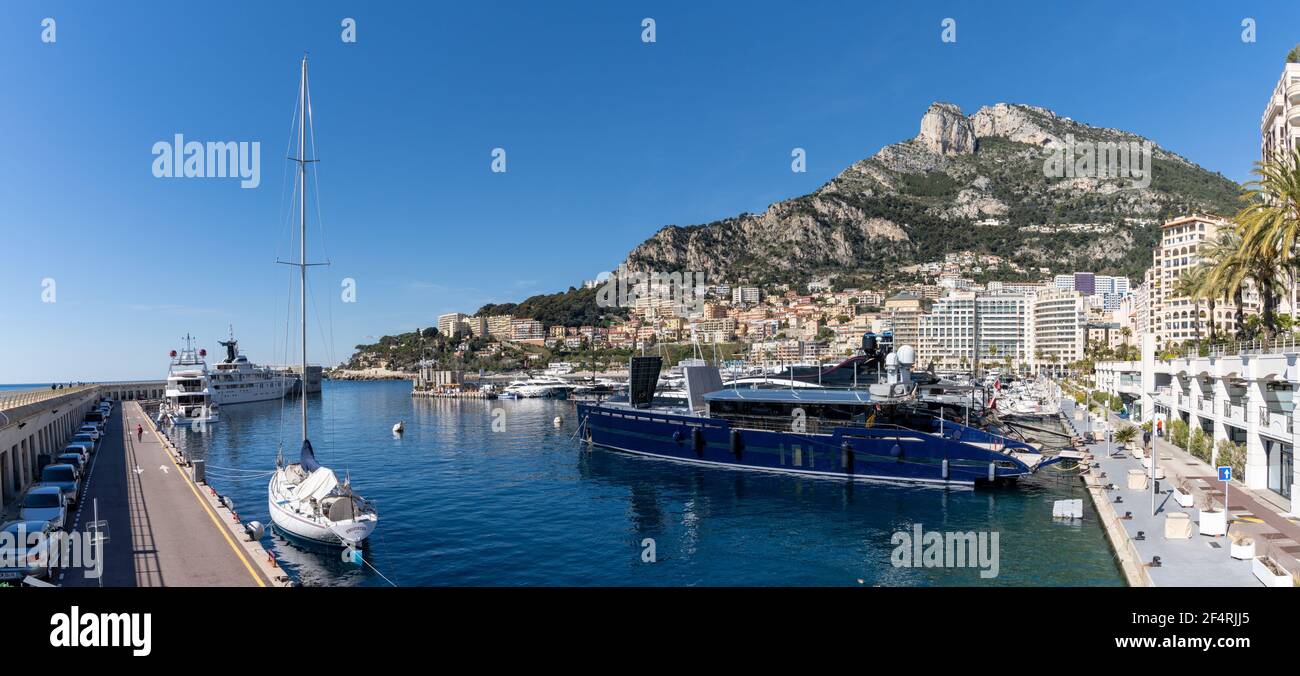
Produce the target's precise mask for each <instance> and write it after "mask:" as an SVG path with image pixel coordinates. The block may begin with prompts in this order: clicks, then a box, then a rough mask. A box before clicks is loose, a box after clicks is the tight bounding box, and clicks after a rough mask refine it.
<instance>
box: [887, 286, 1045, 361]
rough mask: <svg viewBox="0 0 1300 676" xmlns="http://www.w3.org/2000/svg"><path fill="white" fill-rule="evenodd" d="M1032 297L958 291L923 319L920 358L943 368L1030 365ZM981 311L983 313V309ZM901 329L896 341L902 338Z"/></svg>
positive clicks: (945, 298) (943, 300) (918, 345)
mask: <svg viewBox="0 0 1300 676" xmlns="http://www.w3.org/2000/svg"><path fill="white" fill-rule="evenodd" d="M1029 309H1030V297H1029V296H1026V295H1023V294H1005V293H1000V294H976V293H974V292H969V291H967V292H955V293H951V294H949V295H947V296H945V297H943V298H940V299H939V300H938V302H936V303H935V304H934V307H933V308H932V309H931V311H930V312H929V313H927V314H923V315H921V316H920V318H919V322H918V333H919V337H920V340H919V342H918V343H917V344H916V345H917V359H918V362H919V363H920V364H922V365H924V366H926V367H928V366H929V365H931V364H933V365H934V366H935V367H936V368H941V369H968V368H971V367H972V366H973V365H974V363H975V359H976V354H977V353H976V349H977V348H978V357H979V360H980V364H981V366H982V367H983V368H990V367H993V366H1004V365H1005V364H1006V362H1007V360H1008V359H1010V361H1011V367H1012V368H1013V369H1016V368H1019V367H1021V366H1024V365H1026V364H1027V363H1028V362H1029V356H1030V336H1029V332H1028V317H1029ZM977 313H978V314H977ZM897 340H898V339H897V334H895V341H896V344H899V343H898V342H897Z"/></svg>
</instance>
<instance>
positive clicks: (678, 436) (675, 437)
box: [673, 430, 682, 444]
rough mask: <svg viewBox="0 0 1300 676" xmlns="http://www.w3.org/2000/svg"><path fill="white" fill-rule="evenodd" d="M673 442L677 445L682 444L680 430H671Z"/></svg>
mask: <svg viewBox="0 0 1300 676" xmlns="http://www.w3.org/2000/svg"><path fill="white" fill-rule="evenodd" d="M673 441H676V442H677V443H679V444H680V443H682V431H681V430H673Z"/></svg>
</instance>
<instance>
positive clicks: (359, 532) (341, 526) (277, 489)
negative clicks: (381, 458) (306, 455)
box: [266, 470, 378, 547]
mask: <svg viewBox="0 0 1300 676" xmlns="http://www.w3.org/2000/svg"><path fill="white" fill-rule="evenodd" d="M281 471H283V470H281ZM266 492H267V496H268V497H267V508H268V510H269V511H270V513H271V521H272V522H273V523H274V524H275V525H276V527H278V528H279V529H280V530H282V531H284V532H286V533H289V534H290V535H293V536H295V537H299V538H302V539H303V540H309V541H311V542H314V543H317V544H322V545H327V546H331V547H359V546H361V544H362V543H363V542H365V541H366V539H367V538H369V537H370V533H371V532H373V531H374V530H375V524H376V523H377V522H378V520H377V519H376V518H375V516H374V515H373V514H361V515H359V516H358V517H357V518H355V519H346V520H341V521H330V520H328V519H326V518H324V517H321V516H319V515H316V514H312V513H311V512H310V511H309V510H307V509H305V508H301V507H298V506H296V505H299V504H300V503H297V502H296V501H294V500H293V499H292V498H291V496H289V495H287V494H286V493H285V492H284V490H283V488H282V487H281V476H280V472H276V473H275V475H274V476H272V477H271V483H270V485H269V486H268V487H267V491H266Z"/></svg>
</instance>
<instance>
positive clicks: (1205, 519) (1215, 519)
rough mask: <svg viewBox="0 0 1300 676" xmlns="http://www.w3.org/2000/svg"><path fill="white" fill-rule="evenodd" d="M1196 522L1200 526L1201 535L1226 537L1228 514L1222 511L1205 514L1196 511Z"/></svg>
mask: <svg viewBox="0 0 1300 676" xmlns="http://www.w3.org/2000/svg"><path fill="white" fill-rule="evenodd" d="M1196 520H1197V521H1198V522H1200V524H1201V535H1227V534H1228V513H1227V512H1225V511H1223V510H1218V511H1214V512H1207V511H1205V510H1204V509H1198V510H1196Z"/></svg>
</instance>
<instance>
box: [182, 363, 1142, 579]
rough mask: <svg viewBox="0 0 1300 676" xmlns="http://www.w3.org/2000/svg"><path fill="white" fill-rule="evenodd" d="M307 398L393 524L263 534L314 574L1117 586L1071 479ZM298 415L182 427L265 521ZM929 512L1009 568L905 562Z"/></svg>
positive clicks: (519, 413)
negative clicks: (327, 544) (598, 440)
mask: <svg viewBox="0 0 1300 676" xmlns="http://www.w3.org/2000/svg"><path fill="white" fill-rule="evenodd" d="M308 401H309V407H310V408H311V409H312V410H311V416H310V419H311V421H312V431H311V436H312V441H313V444H314V446H315V450H316V455H317V457H318V459H320V461H321V462H322V463H323V464H324V465H326V466H328V467H330V468H332V469H333V470H334V471H335V472H336V473H337V474H338V475H339V477H340V479H342V478H344V477H345V476H350V477H351V481H352V486H353V488H354V489H355V490H356V491H357V492H358V493H360V494H361V495H363V496H365V497H367V498H369V499H372V500H374V501H375V502H376V503H377V505H378V510H379V516H380V522H379V527H378V529H377V530H376V532H375V535H374V536H373V537H372V538H371V542H370V543H369V545H368V546H367V548H366V549H365V551H364V557H365V560H366V562H367V563H366V564H362V565H356V564H351V563H344V562H343V561H342V560H341V559H340V557H339V555H338V552H336V551H329V550H325V551H313V550H310V549H306V548H304V547H302V546H301V545H299V544H297V543H296V542H290V541H286V540H284V539H283V538H282V537H281V536H280V535H279V534H276V533H273V532H270V529H269V528H268V533H267V535H266V536H265V538H264V545H266V546H267V547H269V548H271V549H273V550H274V551H275V552H276V554H277V557H278V558H279V560H280V563H281V565H282V566H283V567H284V569H285V570H286V571H287V572H288V573H289V574H290V575H292V576H293V577H295V578H296V579H297V580H299V581H300V582H302V583H303V584H308V585H330V586H351V585H387V584H389V581H391V582H392V583H394V584H396V585H399V586H414V585H449V586H450V585H457V586H461V585H506V586H514V585H582V586H589V585H846V586H872V585H883V586H938V585H1007V586H1010V585H1048V586H1051V585H1076V586H1095V585H1122V584H1123V578H1122V576H1121V574H1120V572H1119V569H1118V567H1117V566H1116V564H1115V562H1114V558H1113V556H1112V553H1111V551H1110V548H1109V545H1108V544H1107V542H1106V540H1105V535H1104V533H1103V531H1102V529H1101V527H1100V524H1099V523H1098V521H1097V519H1096V515H1095V513H1094V512H1093V510H1092V506H1091V504H1090V502H1089V501H1088V499H1087V496H1086V494H1085V492H1084V490H1083V488H1082V485H1081V483H1080V481H1079V479H1078V478H1077V477H1076V476H1073V475H1068V474H1050V473H1049V474H1045V475H1042V476H1036V477H1033V478H1031V479H1029V480H1024V481H1022V482H1021V483H1020V485H1019V486H1017V487H1015V488H1007V489H993V490H971V489H944V488H935V487H917V486H904V485H891V484H868V483H858V484H851V483H847V482H842V481H836V480H827V479H810V478H800V477H791V476H782V475H776V474H767V473H760V472H749V471H738V470H729V469H722V468H704V467H696V466H691V465H685V464H680V463H673V462H668V461H663V460H656V459H651V458H643V457H638V456H631V455H627V454H623V453H620V452H617V451H608V450H604V449H600V448H591V447H588V446H587V445H586V444H584V443H581V442H579V441H576V440H575V439H574V432H575V429H576V427H577V421H576V420H575V419H574V407H573V405H572V404H571V403H568V402H564V401H554V400H540V399H531V400H529V399H525V400H518V401H503V400H497V401H484V400H455V399H426V398H414V399H413V398H412V397H411V396H410V384H409V383H407V382H334V381H326V383H325V384H324V391H323V392H322V393H321V394H319V395H313V396H311V397H309V400H308ZM299 415H300V411H299V404H298V402H297V401H296V400H291V401H287V402H284V403H283V404H282V403H281V402H280V401H270V402H259V403H252V404H239V405H233V406H228V407H224V408H223V410H222V417H221V421H220V422H219V423H217V424H215V425H212V426H210V427H209V428H208V429H207V430H205V431H195V430H185V429H181V430H175V431H173V432H172V435H173V438H174V439H176V440H177V442H178V443H179V445H181V446H182V447H183V448H184V449H185V450H186V452H187V453H190V454H192V455H193V456H194V457H203V458H205V460H206V461H207V466H208V471H207V474H208V481H209V483H210V484H211V485H212V486H213V487H214V488H216V489H217V490H218V491H219V492H220V493H222V494H224V495H228V496H230V497H231V498H232V499H233V500H234V503H235V509H236V511H237V512H238V513H239V516H240V519H241V520H243V521H249V520H258V521H261V522H262V523H267V524H269V523H270V518H269V513H268V511H267V504H266V488H267V482H268V480H269V477H268V475H267V473H268V472H269V471H270V470H272V469H273V468H274V466H275V457H276V453H277V450H278V449H279V448H280V446H281V444H282V445H283V451H284V454H285V456H286V457H287V458H289V459H290V461H296V460H297V456H298V450H299V445H300V442H299V425H300V420H299ZM556 416H562V418H563V420H562V422H561V424H560V425H558V426H557V425H555V424H554V422H553V421H554V419H555V418H556ZM398 421H405V424H406V432H405V434H403V435H400V436H396V435H394V434H393V433H392V431H391V430H392V426H393V425H394V424H395V423H397V422H398ZM1072 498H1082V499H1083V503H1084V509H1085V518H1084V519H1083V520H1082V521H1075V522H1055V521H1053V520H1052V518H1051V516H1052V504H1053V502H1054V501H1055V500H1060V499H1072ZM918 524H919V525H920V526H921V528H922V529H923V531H924V532H940V533H965V532H975V533H988V534H996V535H997V543H998V549H997V576H996V577H992V578H986V577H981V575H980V572H981V569H980V568H978V567H960V568H959V567H923V566H915V567H900V566H895V565H893V563H892V562H891V554H892V553H893V552H894V550H895V548H896V541H895V540H893V539H892V538H894V536H895V534H896V533H899V532H907V533H909V534H911V533H913V532H915V531H914V527H915V526H916V525H918ZM385 578H387V579H385Z"/></svg>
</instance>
